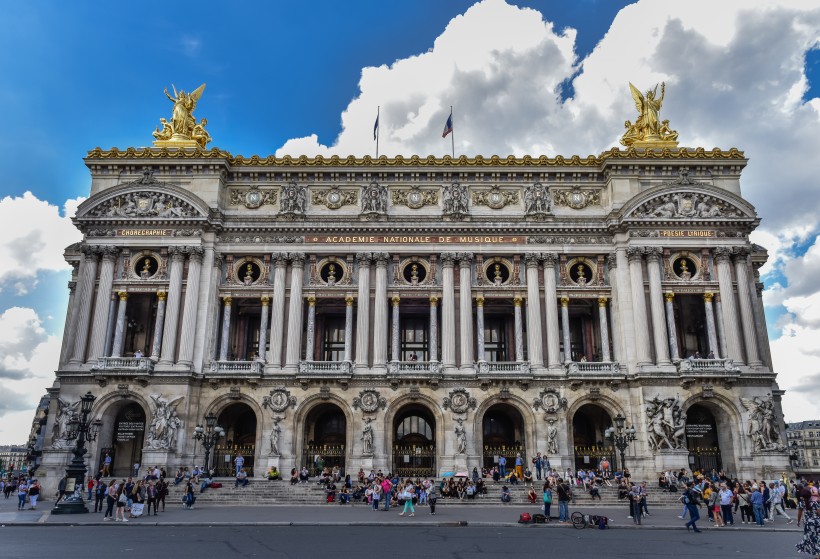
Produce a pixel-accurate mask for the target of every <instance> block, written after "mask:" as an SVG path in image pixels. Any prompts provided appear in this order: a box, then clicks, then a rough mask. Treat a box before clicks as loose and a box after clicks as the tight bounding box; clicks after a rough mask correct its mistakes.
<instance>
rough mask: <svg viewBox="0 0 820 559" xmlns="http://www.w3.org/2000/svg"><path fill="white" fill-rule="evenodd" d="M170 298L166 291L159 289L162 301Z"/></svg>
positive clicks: (158, 293) (158, 296)
mask: <svg viewBox="0 0 820 559" xmlns="http://www.w3.org/2000/svg"><path fill="white" fill-rule="evenodd" d="M167 298H168V293H166V292H165V291H157V299H159V300H160V301H165V300H166V299H167Z"/></svg>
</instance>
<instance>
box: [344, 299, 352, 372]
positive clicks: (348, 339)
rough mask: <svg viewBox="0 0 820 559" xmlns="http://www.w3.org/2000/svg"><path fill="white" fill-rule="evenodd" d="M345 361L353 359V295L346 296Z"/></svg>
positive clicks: (349, 361)
mask: <svg viewBox="0 0 820 559" xmlns="http://www.w3.org/2000/svg"><path fill="white" fill-rule="evenodd" d="M345 361H347V362H348V363H351V362H352V361H353V296H352V295H348V296H346V297H345Z"/></svg>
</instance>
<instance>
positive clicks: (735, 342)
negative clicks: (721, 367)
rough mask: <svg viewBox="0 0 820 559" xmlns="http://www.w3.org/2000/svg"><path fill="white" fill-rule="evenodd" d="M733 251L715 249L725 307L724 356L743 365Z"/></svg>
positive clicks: (722, 303) (722, 300) (719, 284)
mask: <svg viewBox="0 0 820 559" xmlns="http://www.w3.org/2000/svg"><path fill="white" fill-rule="evenodd" d="M731 256H732V249H730V248H728V247H717V248H716V249H715V260H716V261H717V272H718V286H719V287H720V303H721V306H722V307H723V321H722V322H723V330H724V335H725V338H726V351H727V353H725V354H724V355H725V356H726V357H728V358H729V359H732V360H733V361H734V362H735V363H739V364H743V363H744V361H743V348H742V345H741V341H740V331H739V330H738V323H739V322H740V317H739V316H738V314H737V305H736V304H735V294H734V289H733V288H732V265H731V262H730V259H731Z"/></svg>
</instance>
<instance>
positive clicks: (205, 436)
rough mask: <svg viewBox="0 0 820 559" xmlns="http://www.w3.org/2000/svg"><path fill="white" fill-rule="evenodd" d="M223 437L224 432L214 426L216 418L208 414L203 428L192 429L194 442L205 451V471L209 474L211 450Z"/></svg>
mask: <svg viewBox="0 0 820 559" xmlns="http://www.w3.org/2000/svg"><path fill="white" fill-rule="evenodd" d="M224 435H225V430H224V429H222V427H220V426H219V425H217V424H216V416H215V415H214V414H212V413H209V414H208V415H206V416H205V427H203V426H202V425H197V426H196V427H195V428H194V440H196V441H200V442H201V443H202V447H203V448H204V449H205V471H206V472H210V471H211V470H210V469H209V467H208V466H209V462H210V457H211V449H212V448H213V447H214V445H216V443H217V441H218V440H219V438H220V437H222V436H224Z"/></svg>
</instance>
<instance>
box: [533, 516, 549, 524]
mask: <svg viewBox="0 0 820 559" xmlns="http://www.w3.org/2000/svg"><path fill="white" fill-rule="evenodd" d="M532 522H533V524H546V523H547V517H546V516H544V515H543V514H534V515H533V516H532Z"/></svg>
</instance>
